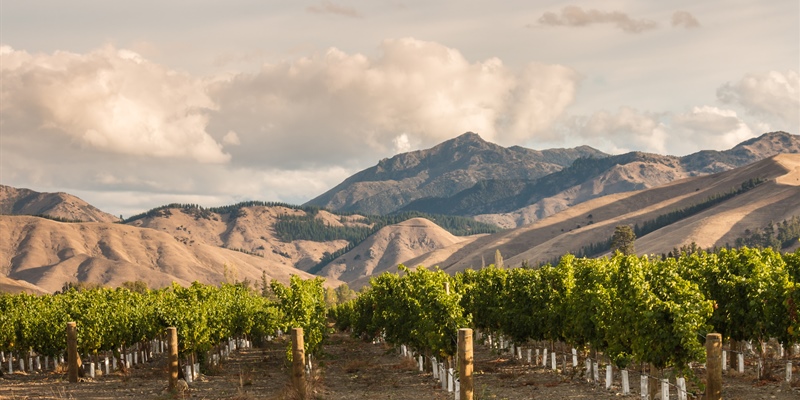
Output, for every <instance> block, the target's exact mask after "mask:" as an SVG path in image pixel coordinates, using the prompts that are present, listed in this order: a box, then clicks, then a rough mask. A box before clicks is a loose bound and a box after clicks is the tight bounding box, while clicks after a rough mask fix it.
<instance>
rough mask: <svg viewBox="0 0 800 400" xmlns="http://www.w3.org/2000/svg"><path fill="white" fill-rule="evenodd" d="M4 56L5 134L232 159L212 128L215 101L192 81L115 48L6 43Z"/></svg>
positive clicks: (0, 67) (0, 74)
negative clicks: (28, 48) (34, 47)
mask: <svg viewBox="0 0 800 400" xmlns="http://www.w3.org/2000/svg"><path fill="white" fill-rule="evenodd" d="M0 57H2V63H0V80H2V82H3V85H2V88H1V89H0V99H2V101H1V102H0V124H1V125H0V126H2V127H3V133H4V136H13V135H28V136H30V137H33V138H36V137H39V138H40V140H41V139H43V138H44V135H45V132H49V133H55V134H57V135H61V136H65V137H68V138H70V139H71V141H72V142H73V143H78V144H79V145H80V146H82V147H83V148H85V149H93V150H98V151H105V152H112V153H118V154H130V155H138V156H152V157H161V158H181V159H191V160H194V161H196V162H201V163H225V162H227V161H229V160H230V155H229V154H226V153H225V152H224V151H223V149H222V146H221V145H220V144H219V143H217V142H216V141H215V140H214V139H213V138H212V137H211V136H210V135H209V134H208V132H207V131H206V126H207V124H208V111H209V110H211V109H213V108H215V104H214V102H213V101H212V100H211V99H210V98H209V97H208V95H207V94H206V92H205V87H204V85H203V83H202V82H200V81H198V80H196V79H193V78H192V77H190V76H187V75H185V74H181V73H179V72H176V71H172V70H170V69H168V68H165V67H163V66H161V65H158V64H155V63H152V62H149V61H147V60H145V59H143V58H142V57H141V56H139V55H138V54H136V53H134V52H131V51H128V50H116V49H114V48H113V47H110V46H109V47H105V48H102V49H99V50H95V51H93V52H90V53H87V54H75V53H68V52H63V51H57V52H55V53H53V54H29V53H27V52H25V51H17V50H14V49H12V48H11V47H9V46H3V47H2V48H0Z"/></svg>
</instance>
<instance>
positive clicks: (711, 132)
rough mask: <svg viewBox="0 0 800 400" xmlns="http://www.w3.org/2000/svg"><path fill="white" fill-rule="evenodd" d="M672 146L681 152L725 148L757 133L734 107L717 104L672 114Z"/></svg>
mask: <svg viewBox="0 0 800 400" xmlns="http://www.w3.org/2000/svg"><path fill="white" fill-rule="evenodd" d="M671 133H672V135H671V136H672V137H673V138H674V139H677V142H676V143H674V144H673V145H672V146H671V147H672V148H673V149H680V150H682V151H680V152H681V153H683V152H686V151H691V150H695V149H697V148H701V149H713V150H724V149H729V148H731V147H733V146H735V145H737V144H739V143H741V142H742V141H745V140H747V139H749V138H751V137H753V136H754V134H753V131H752V129H750V127H749V126H748V125H747V124H746V123H745V122H744V121H743V120H742V119H741V118H739V116H738V115H737V114H736V112H735V111H733V110H728V109H721V108H718V107H714V106H699V107H694V108H692V110H691V111H690V112H685V113H679V114H676V115H674V116H673V117H672V123H671Z"/></svg>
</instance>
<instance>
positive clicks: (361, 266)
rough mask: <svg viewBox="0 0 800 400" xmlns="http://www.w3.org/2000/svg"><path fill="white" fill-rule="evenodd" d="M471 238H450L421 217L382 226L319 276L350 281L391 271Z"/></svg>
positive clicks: (436, 226) (449, 235) (337, 259)
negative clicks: (409, 261)
mask: <svg viewBox="0 0 800 400" xmlns="http://www.w3.org/2000/svg"><path fill="white" fill-rule="evenodd" d="M471 240H473V238H467V237H458V236H453V235H452V234H450V233H449V232H447V231H446V230H444V229H442V228H441V227H439V226H438V225H436V224H434V223H433V222H431V221H429V220H427V219H425V218H412V219H409V220H406V221H404V222H401V223H399V224H395V225H389V226H385V227H383V228H381V229H379V230H378V231H377V232H375V233H374V234H372V235H371V236H370V237H368V238H367V239H366V240H364V241H363V242H361V243H360V244H359V245H358V246H356V247H355V248H353V249H352V250H350V251H348V252H347V253H345V254H344V255H343V256H341V257H338V258H336V259H335V260H333V261H332V262H331V263H330V264H328V265H327V266H325V268H323V269H322V271H321V272H320V275H322V276H324V277H329V278H336V279H339V280H342V281H347V282H352V281H354V280H356V279H358V278H360V277H362V276H367V275H370V274H379V273H381V272H383V271H387V270H393V269H394V268H395V267H397V265H399V264H402V263H404V262H405V261H407V260H410V259H412V258H415V257H417V256H420V255H422V254H426V253H429V252H432V251H436V250H438V249H441V248H445V247H448V246H452V245H455V244H457V243H465V242H470V241H471Z"/></svg>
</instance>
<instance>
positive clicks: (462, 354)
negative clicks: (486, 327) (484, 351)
mask: <svg viewBox="0 0 800 400" xmlns="http://www.w3.org/2000/svg"><path fill="white" fill-rule="evenodd" d="M472 362H473V354H472V329H469V328H462V329H459V330H458V364H459V365H458V380H459V382H460V396H459V397H460V400H472V396H473V391H474V384H473V382H472Z"/></svg>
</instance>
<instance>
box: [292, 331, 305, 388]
mask: <svg viewBox="0 0 800 400" xmlns="http://www.w3.org/2000/svg"><path fill="white" fill-rule="evenodd" d="M305 373H306V368H305V348H304V344H303V328H292V386H294V388H295V390H297V394H298V395H299V397H300V398H301V399H305V398H306V376H305Z"/></svg>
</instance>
